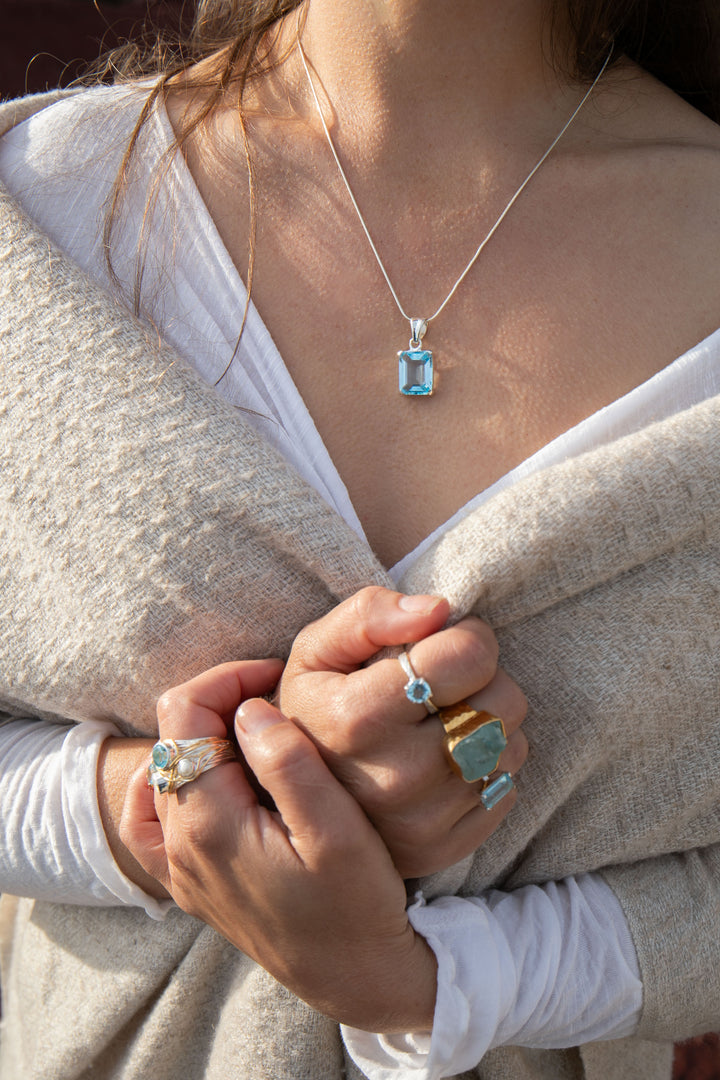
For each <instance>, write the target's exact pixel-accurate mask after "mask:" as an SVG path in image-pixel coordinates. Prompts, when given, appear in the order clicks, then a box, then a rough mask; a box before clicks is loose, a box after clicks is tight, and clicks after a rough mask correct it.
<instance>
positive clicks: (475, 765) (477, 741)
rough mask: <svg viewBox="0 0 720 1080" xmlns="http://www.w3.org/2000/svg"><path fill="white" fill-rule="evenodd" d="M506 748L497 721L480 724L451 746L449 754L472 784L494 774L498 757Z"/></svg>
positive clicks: (505, 740)
mask: <svg viewBox="0 0 720 1080" xmlns="http://www.w3.org/2000/svg"><path fill="white" fill-rule="evenodd" d="M506 746H507V739H506V737H505V732H504V731H503V726H502V723H501V722H500V721H499V720H491V721H489V722H488V723H487V724H481V725H480V727H479V728H476V729H475V731H472V732H471V733H470V734H469V735H466V736H465V737H464V738H463V739H460V741H459V742H457V743H456V744H455V746H453V748H452V750H451V753H452V756H453V758H454V760H455V762H456V763H457V765H458V768H459V769H460V772H461V773H462V775H463V779H464V780H467V781H468V782H469V783H472V781H473V780H482V778H483V776H487V775H488V774H489V773H491V772H494V771H495V769H497V767H498V761H499V760H500V755H501V754H502V752H503V750H504V749H505V747H506Z"/></svg>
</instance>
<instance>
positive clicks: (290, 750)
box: [235, 699, 379, 865]
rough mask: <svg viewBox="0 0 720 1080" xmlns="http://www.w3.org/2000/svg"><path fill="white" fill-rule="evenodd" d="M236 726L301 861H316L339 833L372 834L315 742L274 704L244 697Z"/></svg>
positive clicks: (333, 846) (332, 845)
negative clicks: (248, 699)
mask: <svg viewBox="0 0 720 1080" xmlns="http://www.w3.org/2000/svg"><path fill="white" fill-rule="evenodd" d="M235 730H236V732H237V737H238V742H239V744H240V748H241V750H242V752H243V754H244V755H245V758H246V760H247V762H248V764H249V766H250V768H251V769H252V771H253V773H254V774H255V776H256V777H257V779H258V781H259V782H260V783H261V784H262V786H263V787H264V788H265V789H266V791H268V792H269V793H270V795H271V796H272V798H273V800H274V802H275V806H276V807H277V810H278V813H279V814H280V817H281V818H282V821H283V823H284V825H285V828H286V829H287V830H288V835H289V839H290V842H291V844H292V846H293V847H294V849H295V851H296V852H297V854H298V855H299V856H300V858H301V859H302V861H303V862H304V863H305V865H309V864H315V865H316V864H317V863H318V861H321V860H322V857H323V852H324V851H337V844H338V837H340V836H344V835H348V834H349V833H352V834H353V835H355V837H356V839H357V838H358V837H360V836H361V835H363V834H367V833H369V834H370V835H374V833H373V830H372V829H371V827H370V824H369V822H368V820H367V818H366V817H365V815H364V814H363V812H362V811H361V810H360V807H359V806H358V805H357V803H356V802H355V800H354V799H353V798H351V796H350V795H348V793H347V792H346V791H345V789H344V788H343V787H342V785H341V784H340V783H339V782H338V781H337V780H336V779H335V777H334V776H333V775H332V773H331V772H330V770H329V769H328V767H327V766H326V765H325V763H324V762H323V760H322V758H321V757H320V754H319V752H318V750H317V749H316V747H315V745H314V744H313V743H312V742H311V740H310V739H309V738H308V737H307V736H306V735H305V734H304V733H303V732H302V731H301V730H300V729H299V728H298V727H297V726H296V725H295V724H294V723H293V722H292V721H291V720H288V719H287V718H286V717H284V716H283V714H282V713H281V712H280V711H279V710H278V709H275V708H274V707H273V706H272V705H270V704H269V703H268V702H267V701H263V700H261V699H256V700H253V701H246V702H245V703H244V704H243V705H241V706H240V708H239V709H238V711H237V715H236V720H235ZM378 842H379V841H378Z"/></svg>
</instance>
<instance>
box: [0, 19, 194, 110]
mask: <svg viewBox="0 0 720 1080" xmlns="http://www.w3.org/2000/svg"><path fill="white" fill-rule="evenodd" d="M183 7H186V8H188V9H189V8H190V7H191V5H189V4H183V0H97V2H94V0H0V97H3V98H8V97H17V96H18V95H20V94H25V93H37V92H38V91H41V90H46V89H48V88H49V87H54V86H60V85H62V86H66V85H67V84H68V83H70V82H72V80H73V79H75V78H77V77H78V76H79V75H81V74H82V73H83V71H84V70H85V68H86V66H87V64H88V62H91V61H93V60H96V59H97V57H98V56H99V55H100V53H104V52H107V51H108V50H109V49H111V48H113V47H114V46H115V45H117V44H119V43H120V42H121V41H123V40H127V39H129V38H133V37H136V36H137V35H138V34H139V33H140V32H141V31H142V28H143V25H150V24H152V25H154V26H159V27H163V28H166V29H172V28H175V27H177V25H178V24H179V21H180V17H181V12H182V10H183Z"/></svg>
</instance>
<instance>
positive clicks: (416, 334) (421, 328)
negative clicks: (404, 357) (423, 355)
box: [410, 319, 428, 349]
mask: <svg viewBox="0 0 720 1080" xmlns="http://www.w3.org/2000/svg"><path fill="white" fill-rule="evenodd" d="M427 328H428V320H427V319H411V320H410V330H411V337H410V348H411V349H419V348H420V346H421V345H422V339H423V338H424V337H425V334H426V333H427Z"/></svg>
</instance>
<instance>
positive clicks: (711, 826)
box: [0, 102, 720, 1080]
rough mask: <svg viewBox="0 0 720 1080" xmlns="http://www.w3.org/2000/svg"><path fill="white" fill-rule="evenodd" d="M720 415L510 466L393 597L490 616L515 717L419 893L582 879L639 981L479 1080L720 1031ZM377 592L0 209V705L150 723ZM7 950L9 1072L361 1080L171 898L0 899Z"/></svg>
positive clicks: (716, 406) (282, 468) (13, 710)
mask: <svg viewBox="0 0 720 1080" xmlns="http://www.w3.org/2000/svg"><path fill="white" fill-rule="evenodd" d="M34 107H37V106H36V105H34V104H33V103H32V102H30V103H29V104H24V105H23V106H22V109H23V110H26V111H31V110H32V109H33V108H34ZM19 115H21V114H19V113H18V112H17V111H16V112H14V113H13V111H12V107H10V106H5V107H4V108H3V109H0V130H2V129H3V128H6V127H7V126H9V125H10V124H11V123H12V122H13V117H16V118H18V117H19ZM719 419H720V399H712V400H709V401H707V402H705V403H703V404H701V405H698V406H696V407H695V408H693V409H690V410H688V411H686V412H684V413H681V414H679V415H677V416H675V417H673V418H672V419H670V420H666V421H663V422H662V423H659V424H656V425H654V426H652V427H648V428H646V429H644V430H642V431H640V432H638V433H637V434H634V435H631V436H629V437H627V438H624V439H622V440H620V441H618V442H616V443H613V444H611V445H609V446H606V447H602V448H600V449H598V450H594V451H592V452H590V453H587V454H585V455H583V456H582V457H579V458H576V459H574V460H572V461H569V462H567V463H564V464H560V465H557V466H554V467H552V468H550V469H548V470H546V471H545V472H543V473H540V474H538V475H535V476H533V477H531V478H529V479H526V480H525V481H523V482H522V483H520V484H518V485H516V486H514V487H512V488H511V489H509V490H507V491H505V492H503V493H502V494H500V495H498V496H497V497H496V498H494V499H492V500H491V501H490V502H488V503H486V504H485V505H483V506H482V507H481V508H480V509H478V510H476V511H475V512H474V513H471V514H470V515H469V516H468V517H467V518H466V519H464V520H463V521H461V522H460V523H459V524H457V525H456V526H455V527H454V528H453V529H451V530H450V532H448V533H446V534H445V535H444V536H443V537H442V539H440V540H439V541H438V542H436V543H435V544H434V546H433V547H432V548H431V549H430V550H429V551H428V552H427V553H426V554H425V555H423V556H422V557H421V559H420V560H419V562H418V563H417V564H416V565H415V566H414V567H413V568H412V570H411V571H410V572H409V573H408V574H407V575H406V577H405V579H404V580H403V582H402V586H401V587H402V588H403V590H404V591H406V592H433V593H438V594H442V595H444V596H446V597H448V599H449V600H450V602H451V605H452V608H453V612H454V616H455V617H459V616H461V615H463V614H465V613H468V612H474V613H476V614H478V615H480V616H482V617H483V618H485V619H487V620H488V621H489V622H490V624H491V625H492V626H493V627H494V629H495V630H496V632H497V634H498V638H499V641H500V657H501V663H502V664H503V666H504V667H505V668H506V669H507V670H508V671H509V673H510V674H511V675H512V676H513V677H514V678H515V679H516V680H517V682H518V683H519V684H520V685H521V686H522V688H523V689H524V690H525V692H526V694H527V696H528V698H529V701H530V712H529V716H528V719H527V722H526V725H525V730H526V733H527V737H528V739H529V741H530V746H531V753H530V758H529V760H528V762H527V764H526V765H525V767H524V768H523V770H522V772H521V773H520V775H519V777H518V788H519V794H520V797H519V800H518V803H517V806H516V807H515V809H514V810H513V812H512V814H511V815H510V816H509V818H508V819H507V821H506V822H505V823H504V824H503V825H502V827H501V828H500V829H499V830H498V831H497V832H496V833H495V834H494V835H493V836H492V837H491V838H490V840H489V841H488V842H487V843H486V844H485V845H484V847H483V848H482V850H481V851H479V852H478V853H477V854H476V856H475V857H473V858H471V859H468V860H466V861H465V863H463V864H462V865H461V866H458V867H455V868H453V869H451V870H449V871H447V872H445V873H444V874H442V875H438V876H437V877H436V878H435V879H432V880H430V881H427V882H424V883H423V884H424V886H425V888H426V890H427V894H428V895H433V894H435V895H437V894H441V893H443V892H448V891H457V892H460V893H464V894H472V893H474V892H476V891H478V890H481V889H483V888H485V887H487V886H489V885H491V884H494V885H499V886H501V887H506V888H507V887H510V888H511V887H514V886H518V885H522V884H525V883H528V882H542V881H545V880H549V879H555V878H560V877H562V876H564V875H567V874H574V873H579V872H581V871H585V870H599V871H601V872H602V873H603V875H604V876H605V878H606V880H607V882H608V883H609V884H610V886H611V887H612V888H613V889H614V890H615V892H616V894H617V896H618V898H619V900H620V902H621V904H622V905H623V908H624V910H625V913H626V915H627V918H628V921H629V925H630V929H631V933H632V935H633V939H634V941H635V944H636V947H637V951H638V957H639V963H640V967H641V972H642V976H643V980H644V985H645V999H644V1006H643V1013H642V1019H641V1024H640V1031H639V1037H638V1038H634V1039H627V1040H621V1041H617V1042H611V1043H604V1044H596V1045H593V1046H587V1047H582V1048H580V1049H578V1050H570V1051H526V1050H514V1049H504V1050H498V1051H493V1052H491V1053H490V1054H488V1055H487V1057H486V1058H485V1059H484V1060H483V1062H482V1063H481V1065H480V1066H479V1067H478V1068H477V1069H476V1070H474V1071H472V1072H471V1073H468V1074H465V1075H467V1076H468V1077H470V1076H471V1077H475V1078H478V1080H525V1078H527V1080H543V1078H547V1080H566V1078H567V1080H576V1078H581V1077H588V1078H591V1080H657V1078H667V1077H669V1076H670V1062H671V1053H672V1048H671V1041H672V1040H673V1039H677V1038H681V1037H684V1036H689V1035H692V1034H695V1033H700V1032H704V1031H707V1030H712V1029H716V1028H717V1027H718V1026H719V1024H720V932H719V929H718V928H719V927H720V846H718V845H719V842H720V799H718V782H717V777H718V775H719V774H720V725H719V724H718V714H719V712H720V709H719V704H720V692H719V681H720V680H719V679H718V674H717V672H718V656H719V655H720V596H719V591H720V438H719V437H718V430H719V428H718V420H719ZM436 452H438V453H441V452H442V449H441V443H440V444H439V445H438V446H437V447H436ZM371 583H379V584H389V582H388V579H387V576H386V574H385V572H384V570H383V569H382V567H381V566H380V565H379V564H378V562H377V561H376V560H375V558H374V557H373V555H372V553H371V552H370V551H369V550H368V548H367V547H366V546H365V545H364V544H363V542H362V541H360V540H359V539H358V537H357V536H356V535H355V534H354V533H353V532H352V530H351V529H350V528H349V527H348V526H347V525H346V524H344V523H343V521H341V520H340V519H339V518H338V517H337V516H336V514H335V513H334V512H333V511H332V510H331V509H329V508H328V506H327V505H326V504H325V503H324V502H323V500H322V499H321V498H320V497H319V496H318V495H317V494H316V493H315V492H314V491H312V490H311V489H310V488H309V487H308V486H307V485H306V484H305V483H304V482H303V481H302V480H301V479H300V478H299V477H298V476H297V474H296V473H295V472H293V470H292V469H291V468H289V467H288V465H287V464H286V463H285V462H284V461H283V460H282V459H281V457H280V456H279V455H278V454H277V453H276V452H275V451H274V450H273V449H271V448H269V447H268V446H267V445H265V444H264V443H263V442H262V440H261V439H260V438H259V437H258V436H257V435H256V434H254V433H253V431H252V429H251V428H250V426H249V425H248V424H247V422H246V420H245V419H244V417H243V414H242V413H241V412H240V411H238V410H236V409H233V408H232V407H231V406H230V405H229V404H228V403H227V402H225V401H223V400H222V399H221V398H220V396H218V394H217V393H216V392H215V391H214V390H213V389H212V388H211V387H208V386H206V385H205V384H203V383H202V382H201V381H200V380H199V378H198V377H197V376H196V374H195V373H194V372H193V371H192V370H191V369H190V368H189V367H188V366H187V365H186V364H185V363H184V362H183V361H181V360H179V359H178V358H177V357H176V356H175V355H173V354H172V353H171V352H169V351H168V350H167V349H165V348H164V347H163V346H162V345H161V344H160V343H159V342H158V341H157V339H156V337H154V336H153V334H152V333H151V332H150V331H148V330H147V329H145V328H143V327H141V326H140V325H139V324H138V323H136V322H135V321H134V320H133V319H132V317H131V316H130V315H128V314H127V312H126V311H125V310H124V308H122V307H121V306H120V305H119V304H118V303H116V302H115V301H114V300H113V299H111V298H109V297H108V296H107V295H106V294H104V293H103V292H102V291H101V290H100V289H98V288H97V287H96V286H94V285H93V284H92V283H90V282H89V281H88V280H87V279H86V278H85V277H84V275H83V274H82V273H81V272H80V271H79V270H78V269H77V268H76V267H74V266H73V264H72V263H71V262H70V261H69V260H67V259H66V258H65V257H64V256H63V255H61V254H60V253H59V252H58V251H56V250H55V249H53V247H52V245H51V244H50V243H49V241H48V240H47V238H46V237H44V236H43V235H42V234H40V233H39V232H38V231H37V230H36V229H35V228H34V227H33V226H32V224H31V223H30V222H29V221H28V220H27V219H26V218H24V216H23V215H22V213H21V212H20V211H19V210H18V208H17V207H16V206H15V205H14V204H13V203H12V200H10V199H9V198H8V197H7V195H5V196H4V197H3V198H2V199H0V612H1V618H0V634H1V635H2V649H1V650H0V653H1V659H0V664H1V665H2V670H1V673H0V694H1V695H2V699H1V701H0V707H1V708H2V709H3V710H4V714H5V715H6V716H32V717H38V718H46V719H51V720H57V721H63V722H67V721H68V720H69V721H76V722H80V721H82V720H85V719H112V720H113V721H115V722H116V723H117V724H119V725H120V726H121V727H122V728H123V730H125V731H126V732H127V733H128V734H132V733H144V734H148V733H151V732H154V731H155V730H156V727H155V719H154V703H155V700H156V698H157V697H158V695H159V694H160V693H161V692H162V691H163V690H165V689H167V688H168V687H170V686H173V685H175V684H177V683H179V682H181V681H184V680H186V679H187V678H188V677H190V676H191V675H193V674H196V673H198V672H200V671H202V670H203V669H205V668H207V667H210V666H211V665H213V664H217V663H220V662H221V661H224V660H229V659H235V658H242V657H261V656H267V655H287V652H288V650H289V647H290V644H291V642H292V639H293V637H294V635H295V634H296V633H297V632H298V630H300V629H301V628H302V627H303V626H304V625H305V624H306V623H307V622H308V621H310V620H312V619H314V618H316V617H318V616H319V615H321V614H322V613H323V612H325V611H327V610H328V609H329V608H330V607H332V606H333V605H334V604H336V603H337V602H338V601H339V600H341V599H343V598H344V597H346V596H348V595H350V594H351V593H353V592H354V591H355V590H357V589H358V588H360V587H362V586H363V585H367V584H371ZM0 954H1V956H2V968H3V987H2V1004H3V1012H4V1020H3V1030H2V1042H1V1047H0V1075H2V1077H3V1080H90V1078H92V1080H110V1078H113V1080H119V1078H122V1080H146V1078H147V1076H148V1075H162V1076H170V1075H177V1076H182V1077H183V1078H185V1080H341V1078H342V1077H345V1076H347V1077H349V1078H350V1080H357V1078H358V1077H359V1076H360V1074H359V1073H358V1070H357V1069H356V1068H355V1066H353V1064H352V1063H351V1062H349V1061H348V1060H347V1059H346V1056H345V1054H344V1052H343V1048H342V1044H341V1041H340V1038H339V1033H338V1029H337V1026H336V1025H335V1024H334V1023H332V1022H331V1021H329V1020H327V1019H325V1018H323V1017H321V1016H319V1015H317V1014H315V1013H313V1012H312V1010H310V1009H309V1008H308V1007H307V1006H306V1005H304V1004H303V1003H301V1002H299V1001H297V1000H296V999H295V998H294V997H293V996H292V995H291V994H290V993H288V992H287V991H286V990H284V989H283V988H282V987H280V986H279V985H278V984H277V983H276V982H275V981H274V980H273V979H272V978H271V977H270V976H269V975H267V974H266V973H265V972H264V971H262V970H261V969H260V968H259V967H257V966H256V965H255V964H254V963H253V962H252V961H250V960H249V959H247V958H246V957H245V956H243V955H242V954H241V953H239V952H238V951H237V950H235V949H234V948H233V947H232V946H231V945H229V944H228V943H227V942H225V941H224V940H223V939H221V938H220V937H218V936H217V935H216V934H215V933H214V932H213V931H212V930H210V929H209V928H208V927H206V926H204V925H203V924H202V923H200V922H198V921H196V920H194V919H192V918H190V917H189V916H186V915H185V914H183V913H182V912H180V911H173V912H172V913H171V914H170V915H169V916H168V917H167V919H166V920H165V921H164V922H161V923H157V922H153V921H152V920H150V919H149V918H147V916H146V915H145V914H144V912H142V911H139V910H130V909H119V908H118V909H98V908H82V907H73V906H62V905H53V904H49V903H44V902H33V901H30V900H19V901H18V900H14V899H13V898H10V897H4V898H3V900H2V902H1V903H0ZM158 1070H159V1072H158Z"/></svg>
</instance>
